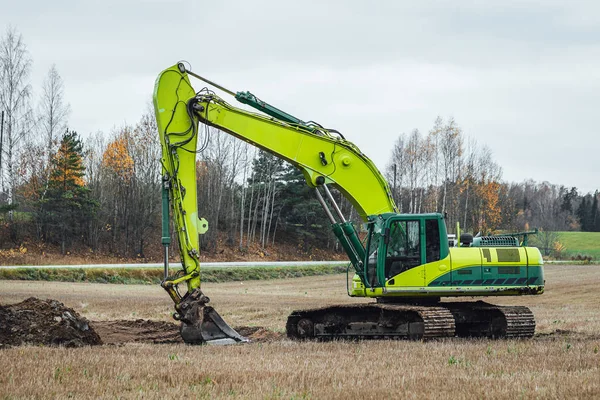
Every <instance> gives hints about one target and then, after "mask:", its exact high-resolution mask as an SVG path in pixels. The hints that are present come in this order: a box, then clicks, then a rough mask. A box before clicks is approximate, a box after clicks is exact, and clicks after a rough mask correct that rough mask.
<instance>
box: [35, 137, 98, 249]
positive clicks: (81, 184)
mask: <svg viewBox="0 0 600 400" xmlns="http://www.w3.org/2000/svg"><path fill="white" fill-rule="evenodd" d="M84 170H85V167H84V166H83V145H82V143H81V140H80V138H79V136H78V135H77V132H75V131H68V130H67V132H66V133H65V134H64V135H63V137H62V140H61V142H60V147H59V148H58V150H57V152H56V154H55V155H54V157H53V158H52V160H51V171H50V177H49V179H48V188H47V190H46V192H45V194H44V196H42V198H41V199H40V201H39V211H38V218H39V220H40V221H39V222H40V223H41V225H42V235H43V237H44V238H45V239H46V240H48V241H55V242H59V243H60V245H61V251H62V253H63V254H65V252H66V246H67V244H68V243H70V242H71V241H72V239H73V238H74V237H76V236H79V235H83V234H84V233H85V230H86V227H87V226H88V223H89V222H90V220H91V218H93V216H94V214H95V211H96V209H97V207H98V203H97V202H96V201H94V200H92V199H91V198H90V190H89V189H88V188H87V186H86V185H85V181H84V178H83V177H84Z"/></svg>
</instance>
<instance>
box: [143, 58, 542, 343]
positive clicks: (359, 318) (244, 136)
mask: <svg viewBox="0 0 600 400" xmlns="http://www.w3.org/2000/svg"><path fill="white" fill-rule="evenodd" d="M190 77H193V78H196V79H198V80H200V81H202V82H204V83H205V84H207V85H209V86H206V87H204V88H203V89H202V90H200V91H198V92H197V91H195V90H194V88H193V86H192V85H191V83H190ZM211 87H212V88H216V89H219V90H220V91H222V92H224V93H226V94H228V95H231V96H232V97H234V98H235V100H237V101H238V102H240V103H242V104H245V105H247V106H250V107H252V108H253V109H255V110H256V112H249V111H245V110H242V109H240V108H238V107H234V106H232V105H230V104H228V103H227V102H225V100H223V99H222V98H221V97H219V96H218V95H217V94H216V93H215V92H214V90H213V89H211ZM153 98H154V107H155V113H156V120H157V125H158V131H159V136H160V143H161V147H162V157H161V162H162V183H163V189H162V200H163V209H162V212H163V219H162V227H163V233H162V244H163V246H164V252H165V254H164V259H165V274H164V279H163V281H162V284H161V285H162V287H163V288H164V289H165V290H166V291H167V292H168V293H169V295H170V297H171V298H172V299H173V302H174V303H175V313H174V318H175V319H176V320H178V321H181V336H182V337H183V339H184V341H185V342H186V343H190V344H203V343H210V344H230V343H240V342H246V341H247V339H246V338H245V337H243V336H241V335H239V334H238V333H237V332H236V331H235V330H234V329H232V328H231V327H230V326H229V325H228V324H227V323H226V322H225V321H224V320H223V318H221V316H220V315H219V314H218V313H217V312H216V311H215V310H214V308H212V307H211V306H209V305H208V303H209V298H208V297H207V296H205V295H204V293H202V291H201V289H200V283H201V279H200V262H199V237H198V235H199V234H202V233H204V232H205V231H206V230H207V229H208V223H207V221H206V220H204V219H203V218H199V216H198V204H197V195H196V154H197V142H198V136H199V135H200V132H199V124H200V123H202V124H203V126H205V127H214V128H217V129H219V130H221V131H223V132H226V133H228V134H230V135H232V136H234V137H236V138H239V139H241V140H243V141H245V142H247V143H249V144H251V145H253V146H256V147H258V148H260V149H262V150H264V151H267V152H269V153H271V154H273V155H275V156H277V157H279V158H281V159H284V160H285V161H287V162H289V163H290V164H292V165H294V166H295V167H296V168H298V169H300V170H301V171H302V173H303V176H304V178H305V180H306V183H307V185H309V186H310V187H311V188H313V189H314V193H315V196H316V198H317V199H318V201H319V203H320V204H321V206H322V207H323V209H324V211H325V214H326V216H327V218H328V219H329V221H330V222H331V227H332V230H333V233H334V234H335V236H336V237H337V239H338V240H339V242H340V244H341V246H342V248H343V249H344V250H345V252H346V253H347V255H348V258H349V261H350V264H349V268H351V271H352V273H353V277H352V281H351V282H352V283H351V287H349V290H348V294H349V295H350V296H353V297H367V298H371V299H373V302H370V303H365V304H342V305H332V306H327V307H322V308H316V309H304V310H296V311H294V312H292V313H291V315H290V316H289V317H288V320H287V324H286V331H287V335H288V337H289V338H292V339H302V340H305V339H313V338H315V339H340V338H350V339H355V338H359V339H368V338H376V339H381V338H391V339H396V338H398V339H402V338H406V339H432V338H444V337H454V336H461V337H462V336H464V337H493V338H528V337H531V336H533V334H534V331H535V320H534V317H533V314H532V312H531V311H530V310H529V309H528V308H527V307H523V306H497V305H493V304H490V303H487V302H482V301H477V302H472V301H452V302H451V301H446V300H445V301H440V299H441V298H448V297H452V298H460V297H473V296H486V297H492V296H521V295H539V294H541V293H543V291H544V273H543V260H542V256H541V254H540V251H539V250H538V249H537V248H535V247H528V246H527V237H528V235H529V234H531V233H534V232H521V233H518V234H514V235H502V236H482V237H475V238H473V237H472V236H470V235H461V234H460V233H459V232H457V238H458V239H457V240H454V241H453V242H455V243H450V241H449V239H448V234H447V229H446V224H445V219H444V216H443V215H441V214H439V213H430V214H399V213H398V210H397V208H396V205H395V204H394V200H393V198H392V195H391V192H390V188H389V186H388V184H387V182H386V180H385V178H384V177H383V176H382V174H381V173H380V172H379V170H378V169H377V168H376V167H375V165H374V163H373V162H372V161H371V160H370V159H369V158H368V157H367V156H366V155H364V154H363V153H362V152H361V151H360V149H359V148H358V147H356V146H355V145H354V144H353V143H352V142H350V141H349V140H347V139H346V138H345V137H344V136H343V135H342V134H341V133H340V132H338V131H336V130H334V129H328V128H324V127H323V126H322V125H320V124H318V123H316V122H313V121H308V122H306V121H303V120H300V119H299V118H296V117H294V116H293V115H291V114H288V113H286V112H285V111H282V110H280V109H278V108H276V107H274V106H272V105H270V104H268V103H266V102H264V101H262V100H260V99H259V98H257V97H256V96H255V95H253V94H252V93H250V92H233V91H231V90H229V89H227V88H225V87H222V86H220V85H218V84H216V83H215V82H211V81H210V80H208V79H206V78H204V77H202V76H200V75H197V74H195V73H194V72H192V71H191V68H189V66H187V64H185V63H183V62H180V63H178V64H176V65H174V66H172V67H170V68H167V69H165V70H164V71H163V72H161V73H160V75H159V76H158V78H157V80H156V84H155V88H154V96H153ZM207 134H208V133H207ZM330 188H335V189H337V190H338V191H339V192H341V194H342V195H343V196H344V197H345V198H346V199H348V200H349V201H350V203H351V204H352V205H353V207H354V208H355V209H356V210H357V212H358V214H359V215H360V217H361V218H362V219H363V220H364V222H365V225H366V239H365V240H363V241H361V240H360V239H359V235H358V232H357V230H356V228H355V227H354V225H353V224H352V222H351V221H348V220H346V218H345V217H344V215H343V214H342V212H341V211H340V208H339V207H338V205H337V203H336V201H335V199H334V197H333V195H332V193H331V190H330ZM171 219H172V221H173V225H174V230H175V233H176V237H177V239H178V240H177V242H178V245H179V253H180V256H181V264H182V268H181V269H179V270H178V271H177V272H176V273H175V274H174V275H170V268H169V253H168V251H169V250H168V249H169V245H170V237H171V236H170V231H169V227H170V220H171ZM521 237H522V238H523V239H522V240H519V239H520V238H521ZM183 284H185V285H186V286H187V287H186V289H185V290H186V291H185V293H184V294H183V295H182V294H181V293H180V288H179V287H180V285H183Z"/></svg>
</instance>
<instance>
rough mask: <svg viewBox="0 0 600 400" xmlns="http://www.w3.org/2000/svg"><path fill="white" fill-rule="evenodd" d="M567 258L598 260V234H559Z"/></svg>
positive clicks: (599, 254) (599, 256)
mask: <svg viewBox="0 0 600 400" xmlns="http://www.w3.org/2000/svg"><path fill="white" fill-rule="evenodd" d="M559 235H560V242H561V243H562V244H563V245H565V247H566V248H567V249H566V251H565V254H566V256H567V257H572V256H573V257H576V256H577V255H581V256H590V257H592V258H593V259H594V260H596V261H598V260H600V246H599V243H600V232H559Z"/></svg>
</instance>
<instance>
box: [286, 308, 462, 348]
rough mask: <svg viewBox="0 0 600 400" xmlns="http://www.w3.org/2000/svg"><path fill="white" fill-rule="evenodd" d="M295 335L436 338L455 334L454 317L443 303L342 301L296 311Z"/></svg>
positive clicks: (290, 326)
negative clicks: (439, 304) (412, 303)
mask: <svg viewBox="0 0 600 400" xmlns="http://www.w3.org/2000/svg"><path fill="white" fill-rule="evenodd" d="M286 330H287V335H288V337H290V338H293V339H311V338H317V339H325V340H326V339H336V338H345V339H415V340H418V339H432V338H440V337H452V336H454V333H455V326H454V317H453V316H452V314H451V313H450V312H449V311H448V310H447V309H446V308H443V307H424V306H411V305H396V304H375V303H374V304H361V305H338V306H330V307H323V308H316V309H310V310H299V311H294V312H293V313H292V314H291V315H290V316H289V317H288V321H287V324H286Z"/></svg>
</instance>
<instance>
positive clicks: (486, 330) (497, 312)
mask: <svg viewBox="0 0 600 400" xmlns="http://www.w3.org/2000/svg"><path fill="white" fill-rule="evenodd" d="M443 306H444V307H448V309H449V310H450V312H451V313H452V315H454V318H455V321H456V334H457V336H460V337H492V338H530V337H532V336H533V334H534V333H535V319H534V317H533V313H532V312H531V310H530V309H529V308H527V307H523V306H496V305H493V304H489V303H485V302H483V301H479V302H476V303H467V302H465V303H458V302H457V303H443Z"/></svg>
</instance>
